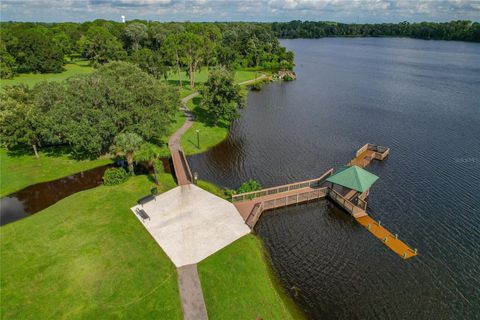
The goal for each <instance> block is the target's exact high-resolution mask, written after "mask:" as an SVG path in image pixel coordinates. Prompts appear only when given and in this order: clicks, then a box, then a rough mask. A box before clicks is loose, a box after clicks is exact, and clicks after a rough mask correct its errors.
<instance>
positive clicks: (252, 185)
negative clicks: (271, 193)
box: [237, 179, 262, 193]
mask: <svg viewBox="0 0 480 320" xmlns="http://www.w3.org/2000/svg"><path fill="white" fill-rule="evenodd" d="M261 189H262V186H261V185H260V183H258V182H257V181H256V180H253V179H250V180H248V181H247V182H244V183H243V184H242V185H241V186H240V188H238V190H237V193H244V192H252V191H258V190H261Z"/></svg>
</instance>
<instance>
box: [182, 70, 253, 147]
mask: <svg viewBox="0 0 480 320" xmlns="http://www.w3.org/2000/svg"><path fill="white" fill-rule="evenodd" d="M260 76H261V73H260V72H255V71H236V72H235V80H236V82H237V83H241V82H244V81H249V80H253V79H256V78H258V77H260ZM244 87H245V86H244ZM244 89H245V90H246V88H244ZM184 91H185V90H184ZM191 92H192V91H189V90H187V91H185V94H184V95H183V96H187V95H188V94H190V93H191ZM186 93H188V94H186ZM200 100H201V98H200V97H196V98H193V99H191V100H190V101H188V103H187V107H188V108H189V109H190V110H192V111H193V113H194V114H195V121H194V122H193V125H192V127H191V128H190V129H188V130H187V132H185V134H184V135H183V136H182V138H181V140H180V144H181V146H182V149H183V150H184V151H185V153H186V154H188V155H193V154H197V153H202V152H205V151H207V150H208V149H210V148H213V147H214V146H216V145H217V144H219V143H221V142H222V141H223V140H225V139H226V138H227V137H228V133H229V128H230V123H229V122H226V121H220V122H219V123H218V124H217V125H211V124H210V123H209V121H208V116H207V115H206V114H205V112H204V111H203V110H202V109H201V108H200ZM197 130H198V133H197Z"/></svg>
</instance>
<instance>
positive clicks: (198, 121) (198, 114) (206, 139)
mask: <svg viewBox="0 0 480 320" xmlns="http://www.w3.org/2000/svg"><path fill="white" fill-rule="evenodd" d="M187 107H188V108H189V109H190V110H192V111H193V113H194V114H195V121H194V122H193V125H192V127H190V129H188V130H187V132H185V134H184V135H183V136H182V138H181V139H180V144H181V146H182V149H183V150H184V151H185V153H186V154H188V155H192V154H197V153H202V152H205V151H207V150H208V149H210V148H212V147H214V146H216V145H217V144H219V143H220V142H222V141H223V140H225V139H226V138H227V137H228V130H229V126H230V123H228V122H220V123H219V124H218V125H216V126H213V125H211V124H209V121H208V117H207V116H206V114H205V111H204V110H203V109H201V108H200V98H199V97H196V98H193V99H192V100H190V101H188V104H187ZM197 130H198V131H199V132H198V136H197Z"/></svg>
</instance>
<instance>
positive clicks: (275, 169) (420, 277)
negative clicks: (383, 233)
mask: <svg viewBox="0 0 480 320" xmlns="http://www.w3.org/2000/svg"><path fill="white" fill-rule="evenodd" d="M282 43H283V45H285V46H286V47H287V48H289V49H290V50H293V51H294V52H295V61H296V64H297V66H296V68H295V71H296V73H297V75H298V80H296V81H293V82H284V83H274V84H270V85H267V86H265V87H264V88H263V89H262V91H260V92H251V93H250V94H249V96H248V103H247V108H246V109H245V110H244V111H242V116H241V118H240V119H238V120H237V121H235V123H234V124H233V126H232V130H231V133H230V136H229V138H228V140H226V141H225V142H224V143H222V144H220V145H219V146H217V147H215V148H214V149H212V150H211V151H209V152H207V153H205V154H201V155H197V156H193V157H191V158H190V165H191V167H192V169H193V170H194V171H197V172H199V174H200V177H201V178H202V179H206V180H211V181H213V182H216V183H218V184H220V185H222V186H225V187H231V188H233V187H238V186H239V185H240V184H241V183H242V182H243V181H245V180H247V179H250V178H254V179H256V180H258V181H260V182H261V183H262V185H263V186H274V185H278V184H283V183H288V182H294V181H298V180H303V179H307V178H314V177H318V176H319V175H320V174H321V173H323V172H324V171H325V170H327V169H328V168H330V167H336V168H339V167H340V166H341V165H343V164H344V163H346V162H348V161H349V160H350V159H351V158H352V156H353V152H354V151H355V150H356V149H357V148H359V147H360V146H362V145H363V144H365V143H367V142H370V143H376V144H380V145H383V146H387V147H390V148H391V154H390V156H389V158H388V159H387V160H386V161H384V162H382V163H379V162H374V163H373V165H371V166H369V167H368V170H370V171H372V172H373V173H375V174H376V175H378V176H379V177H380V179H379V180H378V181H377V182H376V184H375V185H374V186H373V188H372V191H371V194H370V198H369V206H370V209H369V212H370V213H371V215H372V216H373V217H374V218H376V219H380V220H381V221H382V224H383V225H385V226H386V227H387V228H388V229H389V230H390V231H392V232H394V233H398V234H399V235H400V238H401V239H403V240H404V241H406V242H407V243H408V244H410V245H411V246H412V247H414V248H418V250H419V253H420V255H419V256H418V257H415V258H413V259H410V260H407V261H403V260H402V259H401V258H399V257H398V256H396V255H395V254H394V253H393V252H391V251H389V250H388V249H387V248H386V247H385V246H384V245H383V244H382V243H381V242H380V241H379V240H377V239H376V238H374V236H373V235H371V234H370V233H369V232H367V231H366V230H365V229H364V228H363V227H361V226H360V225H359V224H357V223H356V222H355V221H354V220H353V219H352V218H350V217H349V216H348V215H347V214H346V213H345V212H343V211H342V210H340V209H338V208H337V207H335V206H333V205H332V204H331V203H330V202H329V201H326V200H325V201H319V202H315V203H310V204H307V205H299V206H297V207H290V208H284V209H278V210H276V211H271V212H267V213H265V214H264V215H263V216H262V218H261V219H260V221H259V223H258V224H257V227H256V229H255V231H256V233H257V234H258V235H259V236H260V237H261V238H262V239H263V240H264V242H265V245H266V247H267V250H268V252H269V255H270V258H271V262H272V265H273V266H274V269H275V270H276V271H277V273H278V275H279V277H280V279H281V282H282V284H283V286H284V287H285V289H286V290H287V291H288V292H289V293H290V294H291V295H292V297H294V299H295V300H296V301H297V302H298V303H299V305H300V306H301V307H302V308H304V309H305V310H306V311H307V312H308V314H309V315H310V316H311V318H313V319H372V318H373V319H462V318H463V319H473V318H477V319H478V318H480V44H474V43H463V42H446V41H423V40H413V39H381V38H359V39H357V38H353V39H342V38H330V39H319V40H288V41H282Z"/></svg>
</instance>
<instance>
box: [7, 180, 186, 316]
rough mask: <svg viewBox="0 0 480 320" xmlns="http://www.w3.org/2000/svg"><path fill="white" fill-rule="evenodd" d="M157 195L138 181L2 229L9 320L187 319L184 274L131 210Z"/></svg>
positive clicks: (166, 184) (83, 195)
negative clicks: (150, 195) (183, 310)
mask: <svg viewBox="0 0 480 320" xmlns="http://www.w3.org/2000/svg"><path fill="white" fill-rule="evenodd" d="M160 180H161V187H160V189H161V190H162V191H165V190H167V189H169V188H172V187H174V186H175V183H174V181H173V178H172V177H171V175H167V174H163V175H161V178H160ZM151 187H152V183H151V182H150V181H149V179H148V178H147V177H146V176H137V177H132V178H130V179H129V180H128V181H127V182H125V183H123V184H121V185H118V186H112V187H106V186H100V187H97V188H94V189H90V190H87V191H83V192H79V193H76V194H74V195H72V196H70V197H68V198H65V199H63V200H61V201H59V202H58V203H56V204H55V205H53V206H51V207H49V208H47V209H45V210H43V211H41V212H39V213H37V214H35V215H33V216H31V217H28V218H26V219H23V220H20V221H17V222H15V223H11V224H8V225H6V226H3V227H1V228H0V239H1V241H0V249H1V250H0V252H1V261H2V268H1V271H0V280H1V281H0V288H1V295H2V303H1V306H0V313H1V315H2V319H59V318H61V319H109V318H124V319H180V318H181V306H180V301H179V293H178V288H177V274H176V269H175V267H174V265H173V264H172V263H171V262H170V260H169V258H168V257H167V256H166V254H165V253H164V252H163V251H162V250H161V249H160V248H159V246H158V245H157V243H156V242H155V241H154V240H153V239H152V238H151V237H150V235H149V233H148V232H147V231H146V230H145V229H144V227H143V226H142V223H141V222H139V221H138V220H137V218H136V217H135V216H134V215H133V213H132V212H131V211H130V209H129V208H130V207H131V206H133V205H134V204H135V202H136V200H137V199H139V198H140V197H142V196H144V195H146V194H148V193H149V190H150V188H151Z"/></svg>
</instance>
